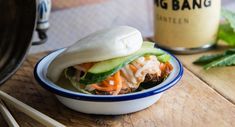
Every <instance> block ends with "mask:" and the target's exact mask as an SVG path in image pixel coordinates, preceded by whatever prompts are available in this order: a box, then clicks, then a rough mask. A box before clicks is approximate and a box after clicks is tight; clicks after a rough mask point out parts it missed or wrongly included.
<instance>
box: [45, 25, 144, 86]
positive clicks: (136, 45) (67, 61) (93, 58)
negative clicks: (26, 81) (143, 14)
mask: <svg viewBox="0 0 235 127" xmlns="http://www.w3.org/2000/svg"><path fill="white" fill-rule="evenodd" d="M142 43H143V39H142V36H141V33H140V32H139V31H138V30H137V29H135V28H132V27H129V26H119V27H113V28H109V29H104V30H101V31H98V32H95V33H93V34H90V35H88V36H86V37H85V38H83V39H81V40H79V41H78V42H76V43H75V44H73V45H72V46H70V47H68V48H67V49H66V50H65V51H64V52H63V53H61V54H60V55H59V56H57V57H56V58H55V59H54V60H53V61H52V63H51V64H50V65H49V67H48V72H47V76H48V77H49V78H50V79H51V80H52V81H53V82H56V81H57V80H58V79H59V77H60V74H61V73H62V72H63V70H64V69H65V68H68V67H70V66H73V65H77V64H82V63H88V62H97V61H103V60H108V59H112V58H117V57H122V56H127V55H130V54H132V53H134V52H135V51H137V50H139V49H140V48H141V46H142Z"/></svg>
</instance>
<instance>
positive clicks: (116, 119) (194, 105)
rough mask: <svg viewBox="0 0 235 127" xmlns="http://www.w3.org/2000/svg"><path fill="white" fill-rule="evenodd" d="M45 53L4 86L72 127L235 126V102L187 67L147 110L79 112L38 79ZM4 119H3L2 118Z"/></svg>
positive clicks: (24, 121)
mask: <svg viewBox="0 0 235 127" xmlns="http://www.w3.org/2000/svg"><path fill="white" fill-rule="evenodd" d="M43 55H45V53H44V54H37V55H33V56H30V57H28V59H27V60H26V61H25V62H24V64H23V66H22V67H21V68H20V70H19V71H18V72H17V73H16V74H15V75H14V76H13V77H12V78H11V79H10V80H9V81H7V82H6V83H5V84H4V85H3V86H2V87H1V90H3V91H5V92H7V93H8V94H10V95H12V96H13V97H15V98H17V99H19V100H21V101H23V102H24V103H26V104H28V105H30V106H32V107H34V108H35V109H37V110H39V111H41V112H42V113H45V114H46V115H48V116H50V117H52V118H54V119H55V120H58V121H60V122H61V123H63V124H65V125H67V126H68V127H144V126H145V127H156V126H158V127H166V126H167V127H182V126H190V127H191V126H192V127H193V126H195V127H196V126H200V127H203V126H205V127H206V126H226V127H233V126H235V105H233V104H232V103H230V102H229V101H228V100H226V99H225V98H224V97H223V96H221V95H219V94H218V93H217V92H216V91H214V90H213V89H212V88H210V87H209V86H208V85H206V84H205V83H204V82H202V81H201V80H200V79H198V78H197V77H196V76H195V75H194V74H192V73H191V72H190V71H188V70H187V69H185V74H184V76H183V78H182V80H181V81H180V82H179V83H178V84H177V85H176V86H174V87H173V88H171V89H169V90H168V91H167V92H166V93H164V94H163V96H162V98H161V99H160V100H159V101H158V102H157V103H156V104H154V105H153V106H151V107H150V108H147V109H145V110H143V111H140V112H136V113H132V114H127V115H119V116H102V115H89V114H83V113H79V112H75V111H73V110H70V109H68V108H66V107H65V106H63V105H62V104H61V103H60V102H58V101H57V100H56V98H55V97H54V96H53V94H52V93H50V92H48V91H47V90H45V89H43V88H42V87H41V86H39V85H38V84H37V82H36V81H35V80H34V77H33V67H34V65H35V62H36V61H38V59H39V58H41V57H42V56H43ZM143 103H144V102H143ZM9 108H10V110H11V111H12V112H13V115H14V116H15V118H16V120H17V121H18V122H19V124H20V125H21V126H22V127H41V126H42V125H40V124H39V123H37V122H36V121H35V120H32V119H31V118H29V117H28V116H26V115H25V114H23V113H21V112H19V111H18V110H16V109H15V108H13V107H9ZM0 123H3V122H2V119H1V118H0ZM1 127H2V124H1ZM3 127H4V126H3Z"/></svg>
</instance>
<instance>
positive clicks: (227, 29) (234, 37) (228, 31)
mask: <svg viewBox="0 0 235 127" xmlns="http://www.w3.org/2000/svg"><path fill="white" fill-rule="evenodd" d="M218 38H219V39H221V40H223V41H225V42H226V43H228V44H229V45H230V46H235V32H234V29H233V28H232V27H231V26H230V25H229V24H221V25H220V27H219V33H218Z"/></svg>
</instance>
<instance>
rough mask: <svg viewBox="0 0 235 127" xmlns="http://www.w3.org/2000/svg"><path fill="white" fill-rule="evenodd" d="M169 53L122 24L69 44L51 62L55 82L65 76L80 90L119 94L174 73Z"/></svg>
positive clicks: (51, 76) (88, 92)
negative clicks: (155, 46) (145, 40)
mask: <svg viewBox="0 0 235 127" xmlns="http://www.w3.org/2000/svg"><path fill="white" fill-rule="evenodd" d="M169 59H170V56H169V55H168V54H166V53H165V52H163V51H162V50H160V49H157V48H154V43H151V42H143V39H142V36H141V33H140V32H139V31H138V30H137V29H135V28H132V27H128V26H119V27H114V28H110V29H105V30H101V31H98V32H96V33H93V34H91V35H89V36H87V37H85V38H83V39H81V40H79V41H78V42H77V43H75V44H74V45H72V46H71V47H69V48H67V49H66V50H65V51H64V52H63V53H61V54H60V55H59V56H57V57H56V58H55V59H54V60H53V61H52V63H51V64H50V65H49V68H48V72H47V77H48V78H49V79H50V80H51V81H52V82H54V83H57V82H58V81H59V80H60V78H62V77H64V78H65V79H66V80H68V81H69V83H68V84H66V85H71V86H73V87H74V88H76V90H77V91H78V92H81V93H86V94H98V95H119V94H127V93H131V92H135V91H138V90H142V89H143V88H144V87H143V86H145V85H146V84H145V82H154V84H155V85H158V84H159V83H161V82H162V81H164V80H165V79H166V78H167V77H168V75H169V74H170V73H171V71H172V69H173V67H172V65H171V64H170V63H169Z"/></svg>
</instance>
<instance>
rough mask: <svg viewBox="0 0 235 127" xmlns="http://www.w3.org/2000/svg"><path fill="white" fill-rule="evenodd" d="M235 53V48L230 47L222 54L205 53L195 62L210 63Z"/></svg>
mask: <svg viewBox="0 0 235 127" xmlns="http://www.w3.org/2000/svg"><path fill="white" fill-rule="evenodd" d="M233 54H235V48H233V49H228V50H226V51H225V52H224V53H221V54H215V55H205V56H202V57H200V58H198V59H197V60H196V61H194V62H193V63H194V64H208V63H210V62H213V61H215V60H218V59H220V58H222V57H225V56H228V55H233Z"/></svg>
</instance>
